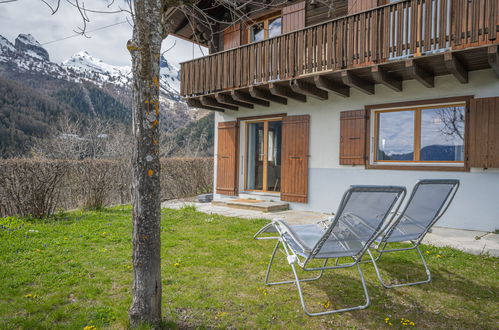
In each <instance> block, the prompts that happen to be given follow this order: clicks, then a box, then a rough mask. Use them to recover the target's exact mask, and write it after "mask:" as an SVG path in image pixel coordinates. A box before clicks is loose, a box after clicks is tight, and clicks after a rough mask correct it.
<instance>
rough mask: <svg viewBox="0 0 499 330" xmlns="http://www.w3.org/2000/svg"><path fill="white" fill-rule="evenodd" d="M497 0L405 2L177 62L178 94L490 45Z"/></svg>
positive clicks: (209, 91)
mask: <svg viewBox="0 0 499 330" xmlns="http://www.w3.org/2000/svg"><path fill="white" fill-rule="evenodd" d="M498 25H499V0H473V1H468V0H406V1H399V2H396V3H393V4H389V5H385V6H381V7H378V8H375V9H372V10H368V11H365V12H361V13H358V14H354V15H350V16H346V17H342V18H338V19H334V20H331V21H328V22H324V23H321V24H318V25H315V26H311V27H307V28H304V29H302V30H298V31H294V32H291V33H287V34H284V35H281V36H278V37H275V38H272V39H268V40H264V41H261V42H257V43H252V44H247V45H244V46H241V47H238V48H234V49H230V50H227V51H223V52H220V53H215V54H212V55H209V56H205V57H202V58H198V59H195V60H192V61H188V62H184V63H182V64H181V85H180V93H181V95H182V96H186V97H189V96H195V95H206V94H212V93H215V92H219V91H224V90H230V89H239V88H245V87H249V86H256V85H260V84H264V83H270V82H276V81H283V80H289V79H296V78H300V77H305V76H308V75H313V74H317V73H322V72H328V71H337V70H343V69H349V68H355V67H361V66H366V65H373V64H375V63H383V62H388V61H391V60H396V59H400V58H404V57H417V56H421V55H425V54H428V53H433V52H439V51H446V50H449V49H460V48H467V47H475V46H480V45H484V44H490V43H496V42H497V41H496V39H497V38H498V37H499V33H498Z"/></svg>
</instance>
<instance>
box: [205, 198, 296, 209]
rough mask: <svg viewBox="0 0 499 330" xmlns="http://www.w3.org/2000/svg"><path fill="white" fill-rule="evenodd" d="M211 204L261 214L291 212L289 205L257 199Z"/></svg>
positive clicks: (228, 200)
mask: <svg viewBox="0 0 499 330" xmlns="http://www.w3.org/2000/svg"><path fill="white" fill-rule="evenodd" d="M211 204H212V205H217V206H226V207H232V208H235V209H244V210H254V211H260V212H277V211H286V210H289V203H286V202H275V201H266V200H257V199H227V200H218V201H213V202H211Z"/></svg>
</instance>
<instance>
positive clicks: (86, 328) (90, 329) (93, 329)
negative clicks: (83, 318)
mask: <svg viewBox="0 0 499 330" xmlns="http://www.w3.org/2000/svg"><path fill="white" fill-rule="evenodd" d="M95 329H97V328H96V327H95V326H93V325H87V326H86V327H84V328H83V330H95Z"/></svg>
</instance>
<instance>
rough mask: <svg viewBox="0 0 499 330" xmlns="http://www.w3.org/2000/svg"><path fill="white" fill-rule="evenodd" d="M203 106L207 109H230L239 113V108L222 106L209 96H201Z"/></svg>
mask: <svg viewBox="0 0 499 330" xmlns="http://www.w3.org/2000/svg"><path fill="white" fill-rule="evenodd" d="M201 104H202V105H204V106H207V107H213V108H219V109H229V110H234V111H237V110H238V109H239V108H238V107H236V106H233V105H230V104H222V103H219V102H218V101H217V100H215V99H214V98H212V97H209V96H201Z"/></svg>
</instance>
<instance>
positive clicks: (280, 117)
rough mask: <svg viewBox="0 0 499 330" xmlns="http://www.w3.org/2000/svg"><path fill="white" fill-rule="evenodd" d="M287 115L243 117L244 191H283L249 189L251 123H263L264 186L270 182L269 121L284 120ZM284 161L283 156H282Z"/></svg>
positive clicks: (279, 192) (269, 192)
mask: <svg viewBox="0 0 499 330" xmlns="http://www.w3.org/2000/svg"><path fill="white" fill-rule="evenodd" d="M284 116H285V115H271V116H262V118H258V117H257V118H254V119H248V120H244V119H243V118H241V119H242V121H243V122H244V126H245V128H244V130H245V136H244V158H243V164H244V165H243V166H244V185H243V191H244V192H249V193H253V192H259V193H268V194H276V195H280V194H281V191H280V190H279V191H272V190H267V189H262V190H259V189H249V188H248V157H249V155H248V152H249V139H248V137H249V133H248V132H249V124H254V123H263V132H264V133H263V150H264V151H263V186H265V185H266V184H268V182H267V180H268V173H267V171H268V167H267V166H268V162H269V161H268V129H269V122H275V121H280V122H282V121H283V118H284ZM281 147H282V141H281ZM281 162H282V158H281Z"/></svg>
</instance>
